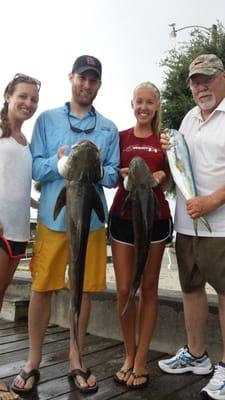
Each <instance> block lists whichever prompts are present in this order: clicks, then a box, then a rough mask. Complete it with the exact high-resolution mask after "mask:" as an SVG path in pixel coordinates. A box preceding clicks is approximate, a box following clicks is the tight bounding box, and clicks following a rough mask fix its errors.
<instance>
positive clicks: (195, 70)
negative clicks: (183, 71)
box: [188, 54, 224, 79]
mask: <svg viewBox="0 0 225 400" xmlns="http://www.w3.org/2000/svg"><path fill="white" fill-rule="evenodd" d="M218 71H224V67H223V63H222V61H221V59H220V58H219V57H217V56H216V55H215V54H201V55H200V56H198V57H197V58H195V60H194V61H192V63H191V64H190V66H189V74H188V79H189V78H191V77H192V76H193V75H195V74H203V75H209V76H212V75H215V74H216V73H217V72H218Z"/></svg>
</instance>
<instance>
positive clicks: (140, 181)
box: [127, 157, 158, 192]
mask: <svg viewBox="0 0 225 400" xmlns="http://www.w3.org/2000/svg"><path fill="white" fill-rule="evenodd" d="M140 185H141V186H149V187H151V188H152V187H155V186H157V185H158V183H157V181H156V180H155V178H154V177H153V175H152V173H151V171H150V169H149V167H148V165H147V164H146V162H145V160H144V159H143V158H141V157H134V158H132V160H131V161H130V164H129V171H128V182H127V190H128V191H129V192H131V191H133V190H134V189H135V188H136V187H137V186H140Z"/></svg>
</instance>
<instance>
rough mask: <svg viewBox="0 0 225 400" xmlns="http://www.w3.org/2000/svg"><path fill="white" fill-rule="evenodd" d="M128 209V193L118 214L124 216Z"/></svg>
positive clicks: (129, 196) (129, 205) (129, 203)
mask: <svg viewBox="0 0 225 400" xmlns="http://www.w3.org/2000/svg"><path fill="white" fill-rule="evenodd" d="M130 207H131V195H130V193H128V195H127V197H126V198H125V200H124V202H123V205H122V207H121V210H120V214H121V215H124V214H125V212H126V210H127V209H129V208H130Z"/></svg>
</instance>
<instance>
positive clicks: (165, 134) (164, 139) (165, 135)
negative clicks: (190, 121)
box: [160, 129, 170, 151]
mask: <svg viewBox="0 0 225 400" xmlns="http://www.w3.org/2000/svg"><path fill="white" fill-rule="evenodd" d="M160 143H161V146H162V149H163V150H164V151H166V150H168V149H169V148H170V136H169V131H168V129H163V130H161V133H160Z"/></svg>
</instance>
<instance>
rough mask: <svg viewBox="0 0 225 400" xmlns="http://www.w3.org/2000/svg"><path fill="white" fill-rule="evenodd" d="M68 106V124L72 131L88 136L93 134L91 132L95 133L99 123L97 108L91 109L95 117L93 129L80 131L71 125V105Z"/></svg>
mask: <svg viewBox="0 0 225 400" xmlns="http://www.w3.org/2000/svg"><path fill="white" fill-rule="evenodd" d="M66 105H67V118H68V122H69V126H70V129H71V131H73V132H75V133H86V134H88V133H91V132H93V131H94V130H95V128H96V122H97V116H96V111H95V108H94V107H93V106H92V107H91V112H92V114H93V116H94V125H93V127H92V128H88V129H79V128H76V127H75V126H73V125H72V124H71V121H70V103H67V104H66Z"/></svg>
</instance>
